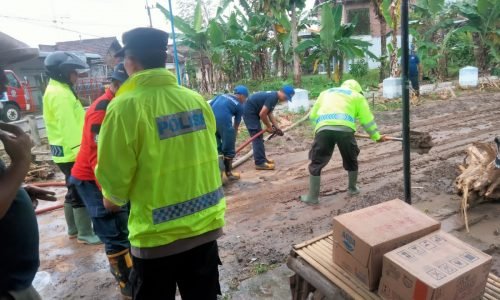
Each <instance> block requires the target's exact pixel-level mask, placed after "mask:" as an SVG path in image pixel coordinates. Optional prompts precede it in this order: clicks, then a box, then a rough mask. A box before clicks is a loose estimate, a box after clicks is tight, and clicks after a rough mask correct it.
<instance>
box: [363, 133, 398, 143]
mask: <svg viewBox="0 0 500 300" xmlns="http://www.w3.org/2000/svg"><path fill="white" fill-rule="evenodd" d="M354 136H355V137H357V138H362V139H371V137H370V136H369V135H368V134H359V133H356V134H355V135H354ZM385 138H386V139H387V140H388V141H398V142H402V141H403V139H402V138H398V137H393V136H386V137H385Z"/></svg>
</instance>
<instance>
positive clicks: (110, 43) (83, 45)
mask: <svg viewBox="0 0 500 300" xmlns="http://www.w3.org/2000/svg"><path fill="white" fill-rule="evenodd" d="M39 48H40V50H41V51H81V52H87V53H95V54H99V55H100V56H101V57H105V56H106V55H107V54H108V53H109V51H110V49H112V50H113V52H115V51H117V50H119V49H121V46H120V43H119V42H118V40H117V39H116V37H105V38H97V39H85V40H77V41H66V42H57V43H56V44H55V45H39Z"/></svg>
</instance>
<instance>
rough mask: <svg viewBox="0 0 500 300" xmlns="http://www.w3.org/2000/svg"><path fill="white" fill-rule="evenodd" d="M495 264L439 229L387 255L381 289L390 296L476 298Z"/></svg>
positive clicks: (429, 299) (449, 299)
mask: <svg viewBox="0 0 500 300" xmlns="http://www.w3.org/2000/svg"><path fill="white" fill-rule="evenodd" d="M491 265H492V259H491V257H490V256H489V255H486V254H484V253H483V252H481V251H479V250H477V249H475V248H474V247H472V246H470V245H468V244H466V243H464V242H462V241H460V240H459V239H457V238H455V237H454V236H452V235H450V234H448V233H445V232H442V231H438V232H435V233H432V234H430V235H427V236H425V237H423V238H421V239H418V240H416V241H415V242H413V243H410V244H408V245H406V246H403V247H400V248H398V249H396V250H394V251H391V252H389V253H387V254H386V255H385V256H384V263H383V272H382V279H381V281H380V287H379V291H378V292H379V295H380V296H381V297H382V298H383V299H387V300H399V299H416V300H438V299H439V300H455V299H460V300H476V299H480V298H481V296H482V295H483V293H484V290H485V286H486V282H487V280H488V274H489V272H490V269H491Z"/></svg>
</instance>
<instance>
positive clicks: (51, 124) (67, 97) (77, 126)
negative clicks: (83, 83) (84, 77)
mask: <svg viewBox="0 0 500 300" xmlns="http://www.w3.org/2000/svg"><path fill="white" fill-rule="evenodd" d="M43 120H44V122H45V129H46V131H47V138H48V140H49V144H50V151H51V153H52V160H54V162H55V163H68V162H74V161H75V160H76V155H77V154H78V151H79V150H80V143H81V141H82V132H83V122H84V120H85V110H84V109H83V106H82V104H81V103H80V101H79V100H78V99H77V98H76V96H75V94H73V92H72V91H71V88H70V87H69V85H68V84H66V83H62V82H59V81H57V80H54V79H50V81H49V84H48V85H47V89H46V90H45V94H44V95H43Z"/></svg>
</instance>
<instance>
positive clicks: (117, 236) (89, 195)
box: [70, 177, 130, 254]
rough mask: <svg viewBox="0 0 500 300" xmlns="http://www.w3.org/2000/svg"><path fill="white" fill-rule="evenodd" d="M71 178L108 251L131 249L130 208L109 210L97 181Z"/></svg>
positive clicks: (115, 251)
mask: <svg viewBox="0 0 500 300" xmlns="http://www.w3.org/2000/svg"><path fill="white" fill-rule="evenodd" d="M70 180H71V183H72V184H74V186H75V187H76V190H77V192H78V194H79V195H80V197H81V198H82V200H83V202H84V203H85V206H86V207H87V211H88V212H89V215H90V218H91V220H92V225H93V226H94V232H95V234H96V235H97V236H98V237H99V239H101V241H102V242H103V243H104V247H105V249H106V253H107V254H114V253H118V252H120V251H123V250H125V249H129V248H130V242H129V240H128V214H129V213H128V208H126V207H124V208H122V210H121V211H119V212H116V213H113V212H109V211H107V210H106V208H105V207H104V203H103V196H102V193H101V191H100V190H99V188H98V187H97V184H96V183H95V181H81V180H78V179H76V178H74V177H71V178H70Z"/></svg>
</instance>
